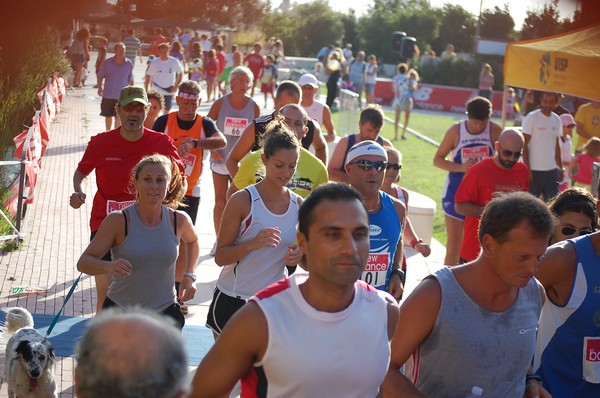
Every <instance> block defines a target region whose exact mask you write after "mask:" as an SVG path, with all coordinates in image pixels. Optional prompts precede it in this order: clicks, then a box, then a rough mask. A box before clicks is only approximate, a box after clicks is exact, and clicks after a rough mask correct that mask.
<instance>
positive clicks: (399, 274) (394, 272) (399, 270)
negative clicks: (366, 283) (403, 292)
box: [390, 269, 406, 285]
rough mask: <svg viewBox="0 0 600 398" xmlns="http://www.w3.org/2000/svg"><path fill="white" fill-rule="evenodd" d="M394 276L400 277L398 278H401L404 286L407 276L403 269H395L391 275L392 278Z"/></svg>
mask: <svg viewBox="0 0 600 398" xmlns="http://www.w3.org/2000/svg"><path fill="white" fill-rule="evenodd" d="M392 275H398V277H400V280H401V281H402V284H403V285H404V280H405V279H404V278H405V276H406V275H405V274H404V271H402V270H401V269H393V270H392V272H391V273H390V278H391V277H392Z"/></svg>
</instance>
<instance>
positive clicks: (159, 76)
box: [144, 43, 183, 113]
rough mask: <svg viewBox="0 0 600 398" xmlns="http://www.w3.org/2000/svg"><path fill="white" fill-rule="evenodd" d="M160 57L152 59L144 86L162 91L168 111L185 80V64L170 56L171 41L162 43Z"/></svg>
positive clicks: (159, 49) (159, 48)
mask: <svg viewBox="0 0 600 398" xmlns="http://www.w3.org/2000/svg"><path fill="white" fill-rule="evenodd" d="M158 51H159V52H160V57H159V58H157V59H155V60H154V61H152V63H151V64H150V66H148V70H146V78H145V81H144V88H145V89H146V90H148V89H149V88H150V87H152V89H153V90H154V91H158V92H159V93H161V94H162V95H163V97H164V99H165V111H166V112H167V113H168V112H169V111H170V110H171V105H172V104H173V97H174V96H175V92H177V88H178V87H179V85H180V84H181V81H182V80H183V66H182V65H181V62H179V61H178V60H177V59H176V58H173V57H171V56H169V43H161V44H159V46H158Z"/></svg>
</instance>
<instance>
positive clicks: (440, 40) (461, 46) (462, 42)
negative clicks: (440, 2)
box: [432, 4, 477, 54]
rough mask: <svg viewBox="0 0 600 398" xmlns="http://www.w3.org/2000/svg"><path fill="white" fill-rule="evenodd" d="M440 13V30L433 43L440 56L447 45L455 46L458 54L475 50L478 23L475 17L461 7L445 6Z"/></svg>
mask: <svg viewBox="0 0 600 398" xmlns="http://www.w3.org/2000/svg"><path fill="white" fill-rule="evenodd" d="M438 12H439V13H440V24H439V26H440V29H439V35H438V37H437V39H436V40H435V41H434V42H433V43H432V47H433V49H434V51H435V52H436V53H438V54H440V53H441V52H442V51H443V50H444V49H445V48H446V45H447V44H452V45H454V48H455V50H456V52H471V50H472V49H473V44H474V38H475V31H476V26H477V21H476V19H475V16H474V15H473V14H471V13H470V12H468V11H467V10H465V9H464V8H462V7H461V6H460V5H452V4H445V5H444V7H443V8H442V9H441V10H440V11H438Z"/></svg>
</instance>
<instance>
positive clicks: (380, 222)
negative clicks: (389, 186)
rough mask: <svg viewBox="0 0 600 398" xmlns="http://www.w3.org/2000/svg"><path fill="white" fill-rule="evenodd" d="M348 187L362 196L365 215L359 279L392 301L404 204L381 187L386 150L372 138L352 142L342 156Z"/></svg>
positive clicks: (398, 282)
mask: <svg viewBox="0 0 600 398" xmlns="http://www.w3.org/2000/svg"><path fill="white" fill-rule="evenodd" d="M345 166H346V172H347V173H348V179H349V182H350V186H351V187H352V188H354V189H356V190H357V191H358V192H359V193H360V194H361V196H362V198H363V201H364V203H365V207H366V208H367V213H368V215H369V229H370V230H371V231H376V232H374V233H369V243H370V248H369V260H368V261H367V265H366V267H365V269H364V271H363V273H362V275H361V278H360V279H361V280H363V281H365V282H366V283H368V284H369V285H371V286H373V287H375V288H376V289H379V290H384V291H386V292H388V293H389V294H390V295H392V296H393V297H394V298H395V299H396V300H399V299H400V297H402V292H403V290H404V289H403V286H402V285H403V283H404V274H403V272H402V270H401V269H400V268H401V264H402V258H403V257H404V247H403V244H402V234H403V233H404V226H405V225H406V207H405V206H404V204H402V202H400V201H399V200H398V199H396V198H394V197H392V196H390V195H388V194H387V193H385V192H383V191H382V190H381V185H382V184H383V178H384V176H385V167H386V166H387V153H386V151H385V149H383V147H382V146H381V145H379V144H378V143H376V142H375V141H370V140H366V141H361V142H359V143H357V144H354V146H352V148H350V151H348V156H347V157H346V164H345Z"/></svg>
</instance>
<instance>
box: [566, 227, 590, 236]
mask: <svg viewBox="0 0 600 398" xmlns="http://www.w3.org/2000/svg"><path fill="white" fill-rule="evenodd" d="M560 232H562V234H563V235H565V236H571V235H574V234H575V232H579V236H583V235H589V234H591V233H592V232H594V231H592V230H591V229H586V228H582V229H579V230H578V229H577V228H573V227H562V229H561V230H560Z"/></svg>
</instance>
